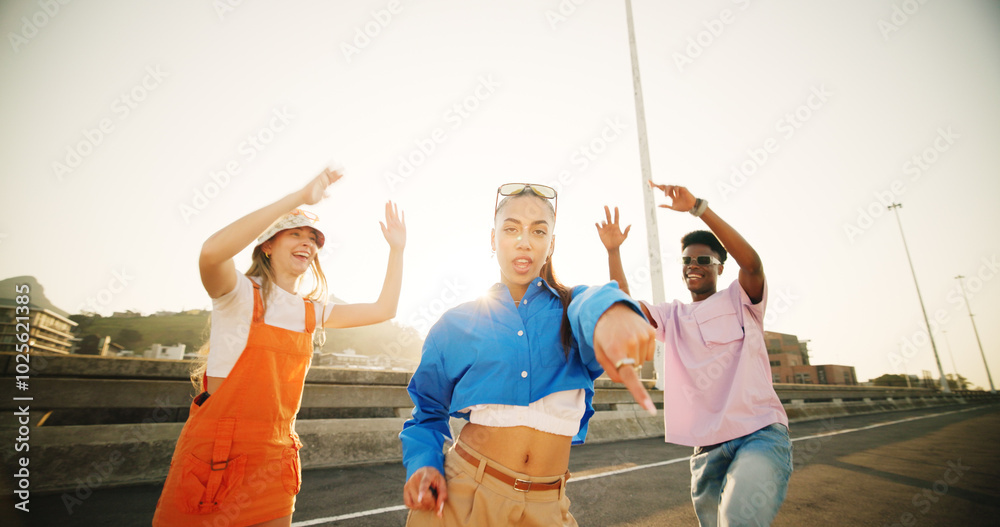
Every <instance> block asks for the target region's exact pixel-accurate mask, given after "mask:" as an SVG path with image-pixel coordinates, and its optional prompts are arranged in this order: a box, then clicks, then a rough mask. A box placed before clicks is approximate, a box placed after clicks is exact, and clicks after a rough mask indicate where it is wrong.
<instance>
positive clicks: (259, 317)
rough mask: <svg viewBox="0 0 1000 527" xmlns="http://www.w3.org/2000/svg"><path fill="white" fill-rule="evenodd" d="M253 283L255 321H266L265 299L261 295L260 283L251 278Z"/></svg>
mask: <svg viewBox="0 0 1000 527" xmlns="http://www.w3.org/2000/svg"><path fill="white" fill-rule="evenodd" d="M250 283H251V284H253V321H254V322H263V321H264V301H263V299H262V297H261V296H260V284H258V283H257V282H254V281H253V280H250Z"/></svg>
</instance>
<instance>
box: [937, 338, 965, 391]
mask: <svg viewBox="0 0 1000 527" xmlns="http://www.w3.org/2000/svg"><path fill="white" fill-rule="evenodd" d="M941 333H943V334H944V343H945V345H946V346H948V357H950V358H951V369H952V371H954V372H955V386H958V389H959V390H962V389H963V388H962V385H961V384H960V383H959V380H958V366H955V352H954V351H952V349H951V341H950V340H948V330H947V329H942V330H941Z"/></svg>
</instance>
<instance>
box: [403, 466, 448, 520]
mask: <svg viewBox="0 0 1000 527" xmlns="http://www.w3.org/2000/svg"><path fill="white" fill-rule="evenodd" d="M447 499H448V485H447V483H446V482H445V479H444V476H442V475H441V473H440V472H438V469H436V468H434V467H421V468H419V469H417V471H416V472H414V473H413V475H412V476H410V479H409V480H407V482H406V485H404V486H403V504H404V505H406V507H407V508H408V509H414V510H425V511H436V512H437V515H438V517H439V518H440V517H441V515H442V511H443V510H444V502H445V500H447Z"/></svg>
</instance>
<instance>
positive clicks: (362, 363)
mask: <svg viewBox="0 0 1000 527" xmlns="http://www.w3.org/2000/svg"><path fill="white" fill-rule="evenodd" d="M312 363H313V365H314V366H332V367H335V368H368V367H370V366H372V359H371V357H369V356H368V355H359V354H358V352H357V351H355V350H353V349H350V348H348V349H346V350H344V351H343V352H342V353H334V352H332V351H323V352H314V353H313V361H312Z"/></svg>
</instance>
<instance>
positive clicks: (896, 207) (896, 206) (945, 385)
mask: <svg viewBox="0 0 1000 527" xmlns="http://www.w3.org/2000/svg"><path fill="white" fill-rule="evenodd" d="M902 206H903V205H902V204H900V203H893V204H892V205H889V207H888V208H889V210H893V211H895V212H896V223H898V224H899V236H900V237H901V238H902V239H903V250H904V251H906V261H908V262H910V274H912V275H913V286H914V287H916V288H917V299H918V300H920V313H921V314H923V315H924V324H925V325H926V326H927V338H928V339H930V341H931V349H932V350H934V361H935V362H937V367H938V372H940V373H941V392H942V393H951V388H950V387H949V386H948V379H946V378H945V376H944V368H942V367H941V358H940V357H938V351H937V345H936V344H934V334H933V333H931V323H930V321H929V320H928V319H927V309H926V308H925V307H924V298H923V297H922V296H920V285H919V284H917V273H916V271H914V270H913V259H912V258H910V249H909V247H907V246H906V236H904V235H903V222H902V221H900V219H899V209H900V208H901V207H902Z"/></svg>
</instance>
